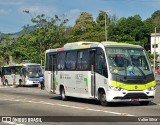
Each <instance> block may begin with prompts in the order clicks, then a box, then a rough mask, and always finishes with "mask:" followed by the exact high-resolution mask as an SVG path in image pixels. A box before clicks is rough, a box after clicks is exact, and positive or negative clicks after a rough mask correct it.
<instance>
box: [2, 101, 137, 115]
mask: <svg viewBox="0 0 160 125" xmlns="http://www.w3.org/2000/svg"><path fill="white" fill-rule="evenodd" d="M0 100H8V101H18V102H29V103H36V104H37V103H40V104H45V105H52V106H55V105H56V106H60V107H67V108H72V109H80V110H87V111H95V112H103V113H109V114H115V115H121V116H136V115H131V114H128V113H120V112H113V111H107V110H99V109H92V108H85V107H77V106H72V105H64V104H59V103H55V104H54V103H48V102H44V101H39V102H35V101H27V100H25V101H24V100H13V99H3V98H2V99H1V98H0Z"/></svg>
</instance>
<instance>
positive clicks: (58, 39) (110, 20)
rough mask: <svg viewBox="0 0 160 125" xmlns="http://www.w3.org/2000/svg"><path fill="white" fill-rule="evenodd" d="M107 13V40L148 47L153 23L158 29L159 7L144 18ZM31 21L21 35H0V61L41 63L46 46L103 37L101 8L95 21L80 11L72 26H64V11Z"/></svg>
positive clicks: (103, 39)
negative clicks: (119, 16)
mask: <svg viewBox="0 0 160 125" xmlns="http://www.w3.org/2000/svg"><path fill="white" fill-rule="evenodd" d="M24 12H26V13H27V14H29V13H30V12H29V11H24ZM106 16H107V21H106V22H107V24H106V25H107V34H108V35H107V36H108V41H117V42H126V43H132V44H138V45H141V46H143V47H144V48H145V49H146V50H147V51H149V50H150V34H151V33H152V32H154V27H157V29H160V10H158V11H156V12H154V13H153V14H152V15H151V17H150V18H148V19H146V20H144V21H142V19H141V17H140V16H139V15H134V16H131V17H128V18H125V17H122V18H120V19H118V18H117V16H116V15H112V16H108V15H106ZM31 21H32V22H33V23H34V24H35V25H34V27H33V26H32V28H31V26H29V25H26V26H24V27H23V32H22V35H21V36H19V37H17V38H15V37H11V36H10V34H7V35H1V36H0V40H1V41H3V44H1V45H0V63H1V64H4V63H7V62H8V60H9V57H10V56H12V58H13V61H15V62H16V63H18V62H21V61H22V60H31V61H32V62H37V63H40V61H41V59H42V60H44V57H45V55H44V53H45V50H46V49H50V48H57V47H62V46H63V45H64V44H65V43H67V42H76V41H99V42H101V41H105V34H104V28H105V13H104V12H100V13H99V15H98V16H97V18H96V21H94V19H93V16H92V14H89V13H86V12H82V13H81V15H80V16H79V18H78V19H77V20H76V22H75V25H74V26H73V27H69V26H67V23H68V22H69V20H68V19H67V18H66V16H65V15H62V16H58V15H55V16H54V17H52V18H48V17H46V16H45V15H44V14H41V15H37V16H36V17H34V18H32V19H31ZM43 63H44V61H43Z"/></svg>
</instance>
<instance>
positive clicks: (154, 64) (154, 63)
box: [153, 27, 157, 72]
mask: <svg viewBox="0 0 160 125" xmlns="http://www.w3.org/2000/svg"><path fill="white" fill-rule="evenodd" d="M156 33H157V28H156V27H155V38H154V59H153V61H154V62H153V66H154V67H153V69H154V72H155V69H156V35H157V34H156Z"/></svg>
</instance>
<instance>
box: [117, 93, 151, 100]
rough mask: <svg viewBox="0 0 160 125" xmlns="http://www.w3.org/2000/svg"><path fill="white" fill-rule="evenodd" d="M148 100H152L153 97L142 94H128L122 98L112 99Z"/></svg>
mask: <svg viewBox="0 0 160 125" xmlns="http://www.w3.org/2000/svg"><path fill="white" fill-rule="evenodd" d="M136 98H137V99H149V98H154V96H147V95H146V94H144V93H128V94H126V95H125V96H124V97H118V96H117V97H114V99H136Z"/></svg>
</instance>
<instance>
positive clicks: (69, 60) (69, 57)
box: [65, 51, 77, 70]
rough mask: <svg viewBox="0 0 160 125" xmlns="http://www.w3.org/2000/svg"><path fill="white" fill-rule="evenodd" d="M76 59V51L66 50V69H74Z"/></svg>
mask: <svg viewBox="0 0 160 125" xmlns="http://www.w3.org/2000/svg"><path fill="white" fill-rule="evenodd" d="M76 60H77V51H71V52H67V54H66V62H65V65H66V69H68V70H75V69H76Z"/></svg>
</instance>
